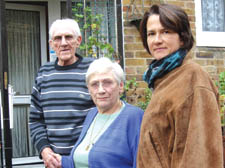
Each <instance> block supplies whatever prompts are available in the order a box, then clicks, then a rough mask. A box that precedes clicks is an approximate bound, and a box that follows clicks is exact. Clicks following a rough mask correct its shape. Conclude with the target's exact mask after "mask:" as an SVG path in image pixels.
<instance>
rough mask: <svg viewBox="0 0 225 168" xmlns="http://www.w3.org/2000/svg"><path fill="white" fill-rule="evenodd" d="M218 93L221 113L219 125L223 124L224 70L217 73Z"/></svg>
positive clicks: (224, 116) (224, 105) (224, 110)
mask: <svg viewBox="0 0 225 168" xmlns="http://www.w3.org/2000/svg"><path fill="white" fill-rule="evenodd" d="M217 86H218V88H219V94H220V105H221V109H220V115H221V125H222V127H224V126H225V71H224V72H221V73H220V74H219V81H218V82H217Z"/></svg>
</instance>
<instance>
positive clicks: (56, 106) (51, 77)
mask: <svg viewBox="0 0 225 168" xmlns="http://www.w3.org/2000/svg"><path fill="white" fill-rule="evenodd" d="M76 56H77V57H78V58H79V59H78V60H77V61H76V62H75V63H74V64H72V65H68V66H59V65H58V64H57V62H58V60H56V61H55V62H49V63H47V64H45V65H44V66H42V67H41V68H40V70H39V72H38V75H37V77H36V80H35V85H34V87H33V90H32V94H31V106H30V116H29V117H30V121H29V126H30V134H31V138H32V141H33V143H34V144H35V146H36V148H37V150H38V152H39V153H40V152H41V151H42V149H43V148H44V147H51V148H52V149H53V151H54V152H55V153H59V154H63V155H68V154H69V153H70V151H71V149H72V148H73V146H74V144H75V142H76V141H77V139H78V137H79V135H80V132H81V130H82V125H83V121H84V119H85V117H86V115H87V113H88V111H89V110H90V109H91V108H92V107H93V106H94V103H93V101H92V100H91V97H90V94H89V92H88V89H87V86H86V82H85V75H86V72H87V69H88V67H89V65H90V63H91V62H92V61H93V58H82V57H81V56H79V55H77V54H76Z"/></svg>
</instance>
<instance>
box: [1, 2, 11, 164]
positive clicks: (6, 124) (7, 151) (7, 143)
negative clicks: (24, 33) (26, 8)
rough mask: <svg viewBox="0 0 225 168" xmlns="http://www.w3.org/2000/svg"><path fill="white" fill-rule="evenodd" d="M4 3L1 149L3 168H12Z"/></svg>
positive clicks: (2, 3)
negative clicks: (3, 160)
mask: <svg viewBox="0 0 225 168" xmlns="http://www.w3.org/2000/svg"><path fill="white" fill-rule="evenodd" d="M5 12H6V10H5V1H4V0H1V1H0V89H1V106H2V114H3V132H4V133H3V135H4V140H3V142H4V143H3V149H4V156H5V157H3V158H5V167H6V168H11V167H12V137H11V130H10V118H9V97H8V84H9V83H8V49H7V33H6V20H5V18H6V14H5Z"/></svg>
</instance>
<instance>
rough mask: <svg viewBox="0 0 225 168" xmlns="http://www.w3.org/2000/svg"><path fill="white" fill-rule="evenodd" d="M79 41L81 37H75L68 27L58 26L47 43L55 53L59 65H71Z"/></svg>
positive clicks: (74, 58) (74, 59)
mask: <svg viewBox="0 0 225 168" xmlns="http://www.w3.org/2000/svg"><path fill="white" fill-rule="evenodd" d="M81 41H82V38H81V36H76V35H75V32H74V31H73V30H72V29H71V28H70V27H62V26H60V27H59V28H56V29H55V30H54V32H53V35H52V39H51V40H50V41H49V42H50V45H51V47H52V49H53V50H54V51H55V52H56V55H57V57H58V59H59V61H58V64H59V65H61V66H66V65H71V64H73V63H74V62H75V61H76V56H75V52H76V49H77V48H78V47H79V46H80V43H81Z"/></svg>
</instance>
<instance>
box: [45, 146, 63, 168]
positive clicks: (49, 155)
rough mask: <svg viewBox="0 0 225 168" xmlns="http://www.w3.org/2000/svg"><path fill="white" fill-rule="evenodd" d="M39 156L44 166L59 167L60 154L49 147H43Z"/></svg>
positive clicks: (47, 167) (48, 167)
mask: <svg viewBox="0 0 225 168" xmlns="http://www.w3.org/2000/svg"><path fill="white" fill-rule="evenodd" d="M41 156H42V159H43V161H44V164H45V167H46V168H61V156H60V155H59V154H56V153H54V152H53V151H52V149H51V148H49V147H47V148H44V149H43V151H42V152H41Z"/></svg>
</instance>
